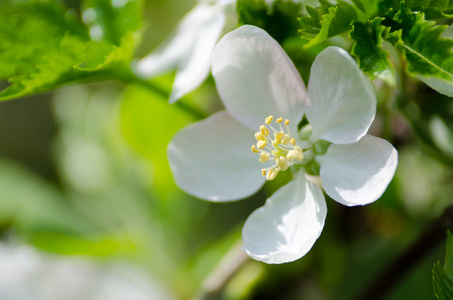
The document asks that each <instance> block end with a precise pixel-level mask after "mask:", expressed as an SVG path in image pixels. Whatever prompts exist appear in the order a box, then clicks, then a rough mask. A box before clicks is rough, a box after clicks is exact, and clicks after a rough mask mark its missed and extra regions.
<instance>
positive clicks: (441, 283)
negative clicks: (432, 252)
mask: <svg viewBox="0 0 453 300" xmlns="http://www.w3.org/2000/svg"><path fill="white" fill-rule="evenodd" d="M433 284H434V295H435V296H436V297H437V299H439V300H449V299H453V236H452V234H451V232H449V231H448V233H447V250H446V254H445V264H444V266H441V264H440V261H437V263H435V264H434V268H433Z"/></svg>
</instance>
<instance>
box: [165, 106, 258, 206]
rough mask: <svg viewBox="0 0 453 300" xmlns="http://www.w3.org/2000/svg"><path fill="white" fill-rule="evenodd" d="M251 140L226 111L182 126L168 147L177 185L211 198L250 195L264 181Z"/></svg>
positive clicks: (248, 133) (198, 195)
mask: <svg viewBox="0 0 453 300" xmlns="http://www.w3.org/2000/svg"><path fill="white" fill-rule="evenodd" d="M254 142H255V138H254V135H253V132H252V131H251V130H250V129H248V128H247V127H245V126H243V125H242V124H241V123H239V122H237V121H236V120H235V119H234V118H233V117H231V116H230V115H229V114H228V113H227V112H225V111H222V112H219V113H216V114H214V115H212V116H210V117H209V118H207V119H205V120H203V121H200V122H197V123H194V124H192V125H190V126H187V127H185V128H183V129H182V130H180V131H179V132H178V133H177V134H176V135H175V136H174V137H173V139H172V140H171V142H170V144H169V145H168V150H167V154H168V160H169V163H170V168H171V171H172V173H173V177H174V179H175V182H176V184H177V185H178V186H179V187H180V188H181V189H183V190H184V191H185V192H187V193H189V194H191V195H194V196H196V197H198V198H201V199H206V200H210V201H230V200H237V199H241V198H245V197H247V196H250V195H252V194H253V193H255V192H256V191H257V190H258V189H259V188H260V187H261V186H262V185H263V183H264V181H265V179H264V177H262V176H261V171H260V170H261V168H262V166H261V164H260V163H259V161H258V156H257V154H255V153H252V151H251V150H250V147H251V145H252V144H253V143H254Z"/></svg>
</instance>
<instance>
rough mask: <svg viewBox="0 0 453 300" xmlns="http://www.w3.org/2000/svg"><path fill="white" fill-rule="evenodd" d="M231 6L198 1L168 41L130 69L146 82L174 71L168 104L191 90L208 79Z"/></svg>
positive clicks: (221, 0) (226, 0) (228, 1)
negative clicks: (213, 54) (213, 53)
mask: <svg viewBox="0 0 453 300" xmlns="http://www.w3.org/2000/svg"><path fill="white" fill-rule="evenodd" d="M235 2H236V0H217V1H207V0H206V1H200V2H199V3H198V4H197V5H196V6H195V7H194V8H193V9H192V10H191V11H190V12H189V13H188V14H187V15H186V16H185V17H184V18H183V19H182V20H181V22H180V23H179V24H178V27H177V29H176V33H175V34H174V35H173V36H172V37H171V38H170V39H169V40H168V41H166V42H165V43H164V44H163V45H162V46H161V47H159V48H158V49H157V50H156V51H154V52H152V53H150V54H149V55H148V56H146V57H145V58H143V59H142V60H140V61H138V62H137V63H136V64H135V65H134V66H133V69H134V71H135V73H136V74H137V75H138V76H140V77H143V78H145V79H149V78H153V77H156V76H159V75H162V74H165V73H168V72H170V71H173V70H175V69H176V77H175V80H174V83H173V88H172V92H171V94H170V103H172V102H175V101H177V100H178V99H180V98H181V97H183V96H184V95H186V94H188V93H189V92H191V91H193V90H195V89H196V88H197V87H198V86H200V85H201V84H202V83H203V82H204V81H205V79H206V78H207V77H208V75H209V70H210V67H211V64H210V62H211V57H212V52H213V51H214V46H215V44H216V43H217V41H218V40H219V38H220V36H221V33H222V30H223V29H224V27H225V21H226V19H227V17H228V16H227V15H229V14H228V12H229V10H232V7H231V6H233V5H234V4H235Z"/></svg>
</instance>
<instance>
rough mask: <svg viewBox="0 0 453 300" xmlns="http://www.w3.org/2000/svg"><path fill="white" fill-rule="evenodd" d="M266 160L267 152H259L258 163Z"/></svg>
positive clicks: (267, 157)
mask: <svg viewBox="0 0 453 300" xmlns="http://www.w3.org/2000/svg"><path fill="white" fill-rule="evenodd" d="M268 160H269V153H267V152H261V153H260V163H265V162H266V161H268Z"/></svg>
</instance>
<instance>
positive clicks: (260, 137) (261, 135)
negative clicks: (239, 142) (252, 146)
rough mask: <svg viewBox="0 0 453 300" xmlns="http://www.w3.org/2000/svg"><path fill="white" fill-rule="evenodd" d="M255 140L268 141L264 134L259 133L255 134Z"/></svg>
mask: <svg viewBox="0 0 453 300" xmlns="http://www.w3.org/2000/svg"><path fill="white" fill-rule="evenodd" d="M255 139H256V140H257V141H266V140H267V139H266V136H265V135H264V134H262V133H261V132H257V133H255Z"/></svg>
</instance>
